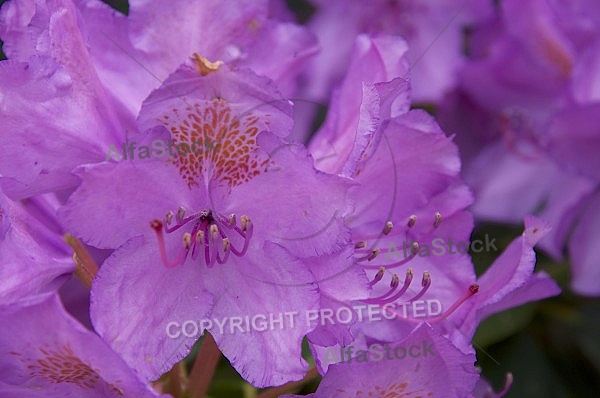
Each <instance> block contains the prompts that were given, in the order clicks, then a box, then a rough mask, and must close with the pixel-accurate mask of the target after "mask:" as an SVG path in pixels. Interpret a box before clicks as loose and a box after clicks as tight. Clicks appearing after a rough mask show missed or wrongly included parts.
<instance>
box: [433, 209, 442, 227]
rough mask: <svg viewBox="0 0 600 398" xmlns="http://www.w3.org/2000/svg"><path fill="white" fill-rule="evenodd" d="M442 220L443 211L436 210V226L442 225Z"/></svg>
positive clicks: (434, 223)
mask: <svg viewBox="0 0 600 398" xmlns="http://www.w3.org/2000/svg"><path fill="white" fill-rule="evenodd" d="M441 222H442V213H440V212H439V211H436V212H435V221H434V222H433V226H434V227H435V228H437V227H439V226H440V223H441Z"/></svg>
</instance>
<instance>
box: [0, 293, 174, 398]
mask: <svg viewBox="0 0 600 398" xmlns="http://www.w3.org/2000/svg"><path fill="white" fill-rule="evenodd" d="M0 322H1V323H2V331H1V332H0V354H1V359H0V374H2V380H0V395H2V397H6V398H20V397H24V396H27V397H56V398H62V397H82V398H107V397H110V398H118V397H157V396H163V397H167V395H160V394H157V393H156V392H154V391H153V390H152V389H151V388H149V387H148V385H147V384H145V383H142V382H141V381H140V380H139V379H137V378H136V376H135V374H134V372H133V371H132V370H131V369H129V368H128V367H127V365H126V364H125V363H124V362H123V360H122V359H121V358H120V357H119V356H118V355H117V354H116V353H115V352H113V351H112V350H111V349H110V348H109V347H108V345H107V344H106V343H105V342H104V341H102V340H101V339H100V338H99V337H98V336H97V335H95V334H94V333H92V332H90V331H89V330H87V329H85V328H84V327H83V326H81V325H80V324H78V323H77V321H75V320H74V319H73V318H72V317H71V316H69V315H68V314H67V312H66V311H65V310H64V308H63V307H62V304H61V303H60V300H59V298H58V296H56V295H53V296H50V297H47V298H46V299H45V300H43V301H41V302H39V303H37V304H33V305H29V306H23V305H19V306H12V307H0Z"/></svg>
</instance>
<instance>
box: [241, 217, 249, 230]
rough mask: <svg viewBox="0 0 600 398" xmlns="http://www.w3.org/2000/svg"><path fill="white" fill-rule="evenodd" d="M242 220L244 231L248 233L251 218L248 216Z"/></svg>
mask: <svg viewBox="0 0 600 398" xmlns="http://www.w3.org/2000/svg"><path fill="white" fill-rule="evenodd" d="M240 220H241V221H242V231H243V232H246V229H247V228H248V224H250V218H249V217H248V216H241V217H240Z"/></svg>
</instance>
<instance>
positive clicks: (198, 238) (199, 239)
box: [196, 231, 204, 243]
mask: <svg viewBox="0 0 600 398" xmlns="http://www.w3.org/2000/svg"><path fill="white" fill-rule="evenodd" d="M196 242H198V243H204V231H198V232H196Z"/></svg>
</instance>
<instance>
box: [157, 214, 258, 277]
mask: <svg viewBox="0 0 600 398" xmlns="http://www.w3.org/2000/svg"><path fill="white" fill-rule="evenodd" d="M173 217H175V218H176V220H177V224H175V225H172V226H166V225H165V224H167V225H168V224H169V223H172V220H173ZM240 219H241V228H240V227H238V226H237V225H236V216H235V214H231V215H230V216H229V217H227V218H226V217H223V216H220V215H213V212H212V211H211V210H201V211H200V212H198V213H196V214H192V215H190V216H187V217H186V216H185V209H184V208H183V207H180V208H179V209H178V210H177V213H176V214H174V213H173V212H171V211H170V212H168V213H167V214H166V216H165V224H163V223H162V222H160V221H159V220H154V221H152V222H151V223H150V225H151V227H152V228H153V229H154V231H155V233H156V236H157V239H158V245H159V251H160V255H161V259H162V261H163V263H164V264H165V266H167V267H169V268H172V267H175V266H177V265H179V264H181V263H183V262H184V261H185V259H186V258H187V256H188V254H190V253H189V252H190V250H191V256H190V257H191V258H192V259H193V260H195V259H196V258H197V257H198V255H199V254H200V252H201V250H202V247H204V263H205V265H206V266H207V267H209V268H210V267H213V266H214V265H215V264H216V263H219V264H224V263H225V262H226V261H227V259H228V258H229V255H230V254H231V253H233V254H235V255H236V256H240V257H241V256H243V255H245V254H246V252H247V251H248V247H249V244H250V238H251V237H252V233H253V225H252V222H251V221H250V218H249V217H248V216H242V217H240ZM189 222H193V227H192V230H191V232H185V233H184V234H183V235H182V240H183V249H184V251H183V253H182V254H181V255H180V256H179V257H178V258H177V259H176V260H174V261H169V259H168V257H167V251H166V244H165V238H164V234H163V228H164V230H165V231H166V232H167V233H171V232H174V231H176V230H178V229H179V228H181V227H183V226H184V225H186V224H188V223H189ZM231 233H235V234H238V235H239V236H240V237H241V238H243V240H244V242H243V247H242V249H241V250H238V249H236V248H235V246H234V245H233V244H232V241H231ZM228 234H229V236H228Z"/></svg>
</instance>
